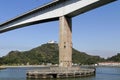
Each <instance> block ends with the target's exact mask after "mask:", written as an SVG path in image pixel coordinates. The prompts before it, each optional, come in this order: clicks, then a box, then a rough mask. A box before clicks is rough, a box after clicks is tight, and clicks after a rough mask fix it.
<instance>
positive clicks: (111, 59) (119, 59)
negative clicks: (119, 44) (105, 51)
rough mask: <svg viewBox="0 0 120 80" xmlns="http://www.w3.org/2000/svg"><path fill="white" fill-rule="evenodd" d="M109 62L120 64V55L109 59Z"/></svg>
mask: <svg viewBox="0 0 120 80" xmlns="http://www.w3.org/2000/svg"><path fill="white" fill-rule="evenodd" d="M107 61H113V62H120V53H118V54H117V55H114V56H112V57H110V58H108V59H107Z"/></svg>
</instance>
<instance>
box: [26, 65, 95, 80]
mask: <svg viewBox="0 0 120 80" xmlns="http://www.w3.org/2000/svg"><path fill="white" fill-rule="evenodd" d="M93 75H95V69H84V68H79V67H71V68H63V67H50V68H48V69H42V70H30V71H28V72H27V78H28V79H40V78H41V79H47V78H72V77H85V76H93Z"/></svg>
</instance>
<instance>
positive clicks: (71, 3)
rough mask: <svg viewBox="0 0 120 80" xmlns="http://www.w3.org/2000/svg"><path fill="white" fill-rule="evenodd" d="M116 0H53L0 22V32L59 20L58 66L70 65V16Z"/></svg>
mask: <svg viewBox="0 0 120 80" xmlns="http://www.w3.org/2000/svg"><path fill="white" fill-rule="evenodd" d="M113 1H116V0H54V1H52V2H50V3H48V4H46V5H43V6H40V7H38V8H36V9H33V10H31V11H29V12H26V13H24V14H22V15H20V16H17V17H15V18H13V19H10V20H8V21H6V22H4V23H2V24H0V33H4V32H7V31H10V30H14V29H17V28H22V27H27V26H29V25H34V24H40V23H45V22H49V21H56V20H59V22H60V34H59V35H60V36H59V66H60V67H72V17H75V16H77V15H80V14H82V13H85V12H87V11H89V10H92V9H95V8H98V7H100V6H103V5H105V4H108V3H110V2H113Z"/></svg>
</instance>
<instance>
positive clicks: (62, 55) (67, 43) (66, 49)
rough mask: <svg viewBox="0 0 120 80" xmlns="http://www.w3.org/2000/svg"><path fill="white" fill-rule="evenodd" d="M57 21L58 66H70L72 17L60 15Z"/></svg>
mask: <svg viewBox="0 0 120 80" xmlns="http://www.w3.org/2000/svg"><path fill="white" fill-rule="evenodd" d="M59 21H60V39H59V67H72V19H71V18H69V17H66V16H61V17H60V18H59Z"/></svg>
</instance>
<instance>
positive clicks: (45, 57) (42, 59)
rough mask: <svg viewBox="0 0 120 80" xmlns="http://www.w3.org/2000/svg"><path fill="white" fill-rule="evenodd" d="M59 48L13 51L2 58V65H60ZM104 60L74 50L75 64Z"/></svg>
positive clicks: (54, 46)
mask: <svg viewBox="0 0 120 80" xmlns="http://www.w3.org/2000/svg"><path fill="white" fill-rule="evenodd" d="M58 53H59V48H58V45H57V44H43V45H41V46H39V47H37V48H34V49H31V50H29V51H24V52H20V51H11V52H9V53H8V55H6V56H4V57H2V58H0V64H5V65H6V64H7V65H21V64H27V63H29V64H31V65H34V64H43V63H52V64H58V62H59V60H58V59H59V56H58V55H59V54H58ZM100 61H104V59H102V58H100V57H99V56H91V55H88V54H86V53H84V52H79V51H77V50H75V49H73V63H80V64H94V63H97V62H100Z"/></svg>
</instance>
